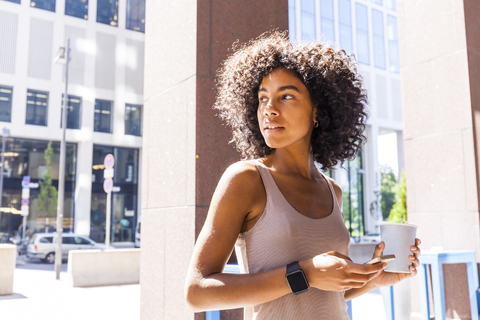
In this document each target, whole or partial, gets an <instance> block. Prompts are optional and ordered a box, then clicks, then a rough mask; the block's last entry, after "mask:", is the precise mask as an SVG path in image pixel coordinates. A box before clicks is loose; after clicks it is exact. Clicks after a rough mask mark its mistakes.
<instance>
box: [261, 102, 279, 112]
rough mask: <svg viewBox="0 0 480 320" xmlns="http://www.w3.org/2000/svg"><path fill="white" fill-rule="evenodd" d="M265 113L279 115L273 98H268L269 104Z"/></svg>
mask: <svg viewBox="0 0 480 320" xmlns="http://www.w3.org/2000/svg"><path fill="white" fill-rule="evenodd" d="M264 113H265V115H266V116H270V115H277V114H278V111H277V109H275V107H274V106H273V104H272V100H268V102H267V105H266V106H265V110H264Z"/></svg>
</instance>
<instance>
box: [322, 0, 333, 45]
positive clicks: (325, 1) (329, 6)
mask: <svg viewBox="0 0 480 320" xmlns="http://www.w3.org/2000/svg"><path fill="white" fill-rule="evenodd" d="M320 17H321V19H320V20H321V22H320V26H321V28H322V37H323V40H324V41H331V42H335V27H334V21H333V0H320Z"/></svg>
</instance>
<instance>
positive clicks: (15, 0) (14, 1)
mask: <svg viewBox="0 0 480 320" xmlns="http://www.w3.org/2000/svg"><path fill="white" fill-rule="evenodd" d="M4 1H8V2H13V3H20V0H4Z"/></svg>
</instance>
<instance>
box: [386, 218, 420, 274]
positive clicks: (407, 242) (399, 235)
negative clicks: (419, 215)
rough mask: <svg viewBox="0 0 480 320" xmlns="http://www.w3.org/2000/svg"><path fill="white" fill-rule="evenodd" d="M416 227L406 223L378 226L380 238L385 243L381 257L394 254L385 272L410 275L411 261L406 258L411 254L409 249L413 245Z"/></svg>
mask: <svg viewBox="0 0 480 320" xmlns="http://www.w3.org/2000/svg"><path fill="white" fill-rule="evenodd" d="M416 234H417V226H416V225H413V224H406V223H382V224H380V236H381V238H382V241H383V242H384V243H385V249H384V250H383V255H387V254H394V255H395V260H393V261H390V262H389V263H388V266H387V267H386V268H385V269H384V270H385V271H386V272H396V273H410V269H409V267H410V265H411V264H412V261H410V259H409V258H408V256H411V255H412V254H413V253H412V251H410V247H411V246H412V245H415V236H416Z"/></svg>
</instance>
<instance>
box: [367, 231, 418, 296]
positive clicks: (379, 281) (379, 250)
mask: <svg viewBox="0 0 480 320" xmlns="http://www.w3.org/2000/svg"><path fill="white" fill-rule="evenodd" d="M420 243H421V241H420V239H415V245H414V246H411V247H410V251H412V255H411V256H409V259H410V261H411V262H412V265H411V266H410V267H409V268H410V273H393V272H385V271H384V270H382V271H380V272H379V273H378V276H376V277H375V278H373V279H372V280H370V283H371V284H372V285H374V286H376V287H387V286H393V285H394V284H396V283H398V282H400V281H402V280H405V279H407V278H410V277H414V276H415V275H416V274H417V267H418V266H419V265H420V261H419V260H418V257H419V256H420V248H419V246H420ZM384 248H385V243H384V242H383V241H382V242H380V243H379V244H377V246H376V247H375V253H374V254H373V258H376V257H379V256H381V255H382V254H383V249H384Z"/></svg>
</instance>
